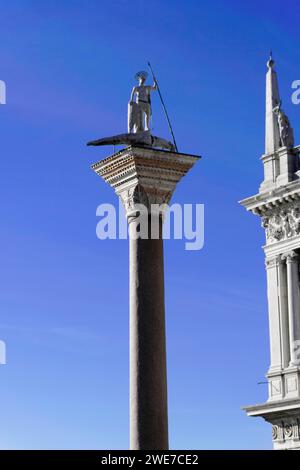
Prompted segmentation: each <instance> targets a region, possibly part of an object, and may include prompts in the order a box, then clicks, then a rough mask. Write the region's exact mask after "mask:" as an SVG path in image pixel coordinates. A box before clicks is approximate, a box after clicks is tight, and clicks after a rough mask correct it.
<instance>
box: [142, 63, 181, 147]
mask: <svg viewBox="0 0 300 470" xmlns="http://www.w3.org/2000/svg"><path fill="white" fill-rule="evenodd" d="M148 67H149V69H150V70H151V73H152V77H153V80H154V82H155V83H156V87H157V91H158V94H159V97H160V101H161V104H162V107H163V110H164V113H165V116H166V119H167V122H168V126H169V129H170V132H171V134H172V137H173V142H174V147H175V150H176V152H178V148H177V144H176V140H175V135H174V132H173V129H172V125H171V121H170V118H169V115H168V111H167V108H166V106H165V103H164V100H163V97H162V94H161V92H160V88H159V85H158V81H157V80H156V77H155V75H154V72H153V69H152V67H151V64H150V62H148Z"/></svg>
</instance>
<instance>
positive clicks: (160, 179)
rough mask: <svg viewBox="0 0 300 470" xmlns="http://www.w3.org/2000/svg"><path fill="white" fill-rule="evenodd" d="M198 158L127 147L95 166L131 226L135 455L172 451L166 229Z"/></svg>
mask: <svg viewBox="0 0 300 470" xmlns="http://www.w3.org/2000/svg"><path fill="white" fill-rule="evenodd" d="M198 158H199V157H195V156H192V155H186V154H180V153H173V152H168V151H163V150H157V149H153V148H146V147H128V148H126V149H124V150H121V151H120V152H118V153H116V154H114V155H112V156H111V157H108V158H106V159H104V160H101V161H100V162H98V163H96V164H94V165H93V166H92V168H93V170H94V171H95V172H96V173H97V174H98V175H99V176H101V177H102V178H103V179H104V180H105V181H106V182H107V183H108V184H110V185H111V186H112V187H113V188H114V190H115V192H116V194H117V195H118V196H119V197H120V198H121V200H122V203H123V204H124V207H125V209H126V216H127V220H128V224H129V236H130V447H131V449H132V450H156V449H161V450H165V449H168V412H167V370H166V339H165V300H164V267H163V239H162V223H163V215H164V211H165V208H166V206H165V205H166V204H168V203H169V201H170V199H171V197H172V194H173V192H174V190H175V187H176V184H177V183H178V182H179V181H180V180H181V178H182V177H183V176H184V175H185V174H186V173H187V172H188V171H189V169H190V168H192V166H193V165H194V163H195V162H196V161H197V160H198ZM158 206H160V207H158ZM145 226H146V229H145ZM138 233H140V235H141V236H140V237H139V236H138Z"/></svg>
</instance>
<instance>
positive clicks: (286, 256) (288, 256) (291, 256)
mask: <svg viewBox="0 0 300 470" xmlns="http://www.w3.org/2000/svg"><path fill="white" fill-rule="evenodd" d="M297 257H298V254H297V253H296V252H295V251H289V252H288V253H283V255H281V259H282V260H283V261H286V262H287V263H291V262H292V261H293V260H294V259H295V258H297Z"/></svg>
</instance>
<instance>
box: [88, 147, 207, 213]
mask: <svg viewBox="0 0 300 470" xmlns="http://www.w3.org/2000/svg"><path fill="white" fill-rule="evenodd" d="M197 160H198V157H195V156H192V155H186V154H180V153H174V152H167V151H163V150H157V149H153V148H150V147H128V148H126V149H124V150H121V151H120V152H117V153H115V154H114V155H112V156H111V157H108V158H105V159H104V160H101V161H100V162H98V163H95V164H94V165H93V166H92V168H93V170H94V171H95V172H96V173H97V174H98V175H99V176H101V177H102V178H103V179H104V181H106V182H107V183H108V184H109V185H110V186H112V187H113V188H114V190H115V192H116V194H117V195H118V196H119V197H120V198H121V200H122V203H123V205H124V207H125V210H126V213H127V216H128V215H129V214H130V215H131V216H132V215H133V213H134V211H140V205H143V206H144V207H145V208H146V209H147V210H148V211H151V213H152V212H153V210H155V212H157V205H160V206H162V205H165V204H168V203H169V202H170V199H171V197H172V194H173V192H174V190H175V188H176V185H177V183H178V182H179V181H180V180H181V178H182V177H183V176H184V175H186V174H187V172H188V171H189V170H190V169H191V168H192V166H193V165H194V164H195V162H196V161H197ZM154 204H155V205H156V208H154V209H153V210H152V205H154ZM161 212H162V213H163V210H162V211H161Z"/></svg>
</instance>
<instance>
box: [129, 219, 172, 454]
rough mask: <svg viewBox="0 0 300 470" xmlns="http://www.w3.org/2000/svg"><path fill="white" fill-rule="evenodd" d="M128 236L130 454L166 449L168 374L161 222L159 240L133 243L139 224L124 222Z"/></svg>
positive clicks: (144, 240)
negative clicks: (142, 450)
mask: <svg viewBox="0 0 300 470" xmlns="http://www.w3.org/2000/svg"><path fill="white" fill-rule="evenodd" d="M128 223H129V234H130V448H131V449H133V450H138V449H148V450H151V449H152V450H155V449H162V450H163V449H168V410H167V369H166V338H165V301H164V265H163V240H162V218H161V217H159V216H158V219H157V223H158V227H159V234H158V238H157V239H152V238H151V217H150V215H149V219H148V234H149V238H148V239H141V238H139V239H136V233H137V230H138V229H139V227H138V225H139V224H140V223H141V222H140V220H139V218H138V217H135V216H134V215H130V216H129V217H128Z"/></svg>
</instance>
